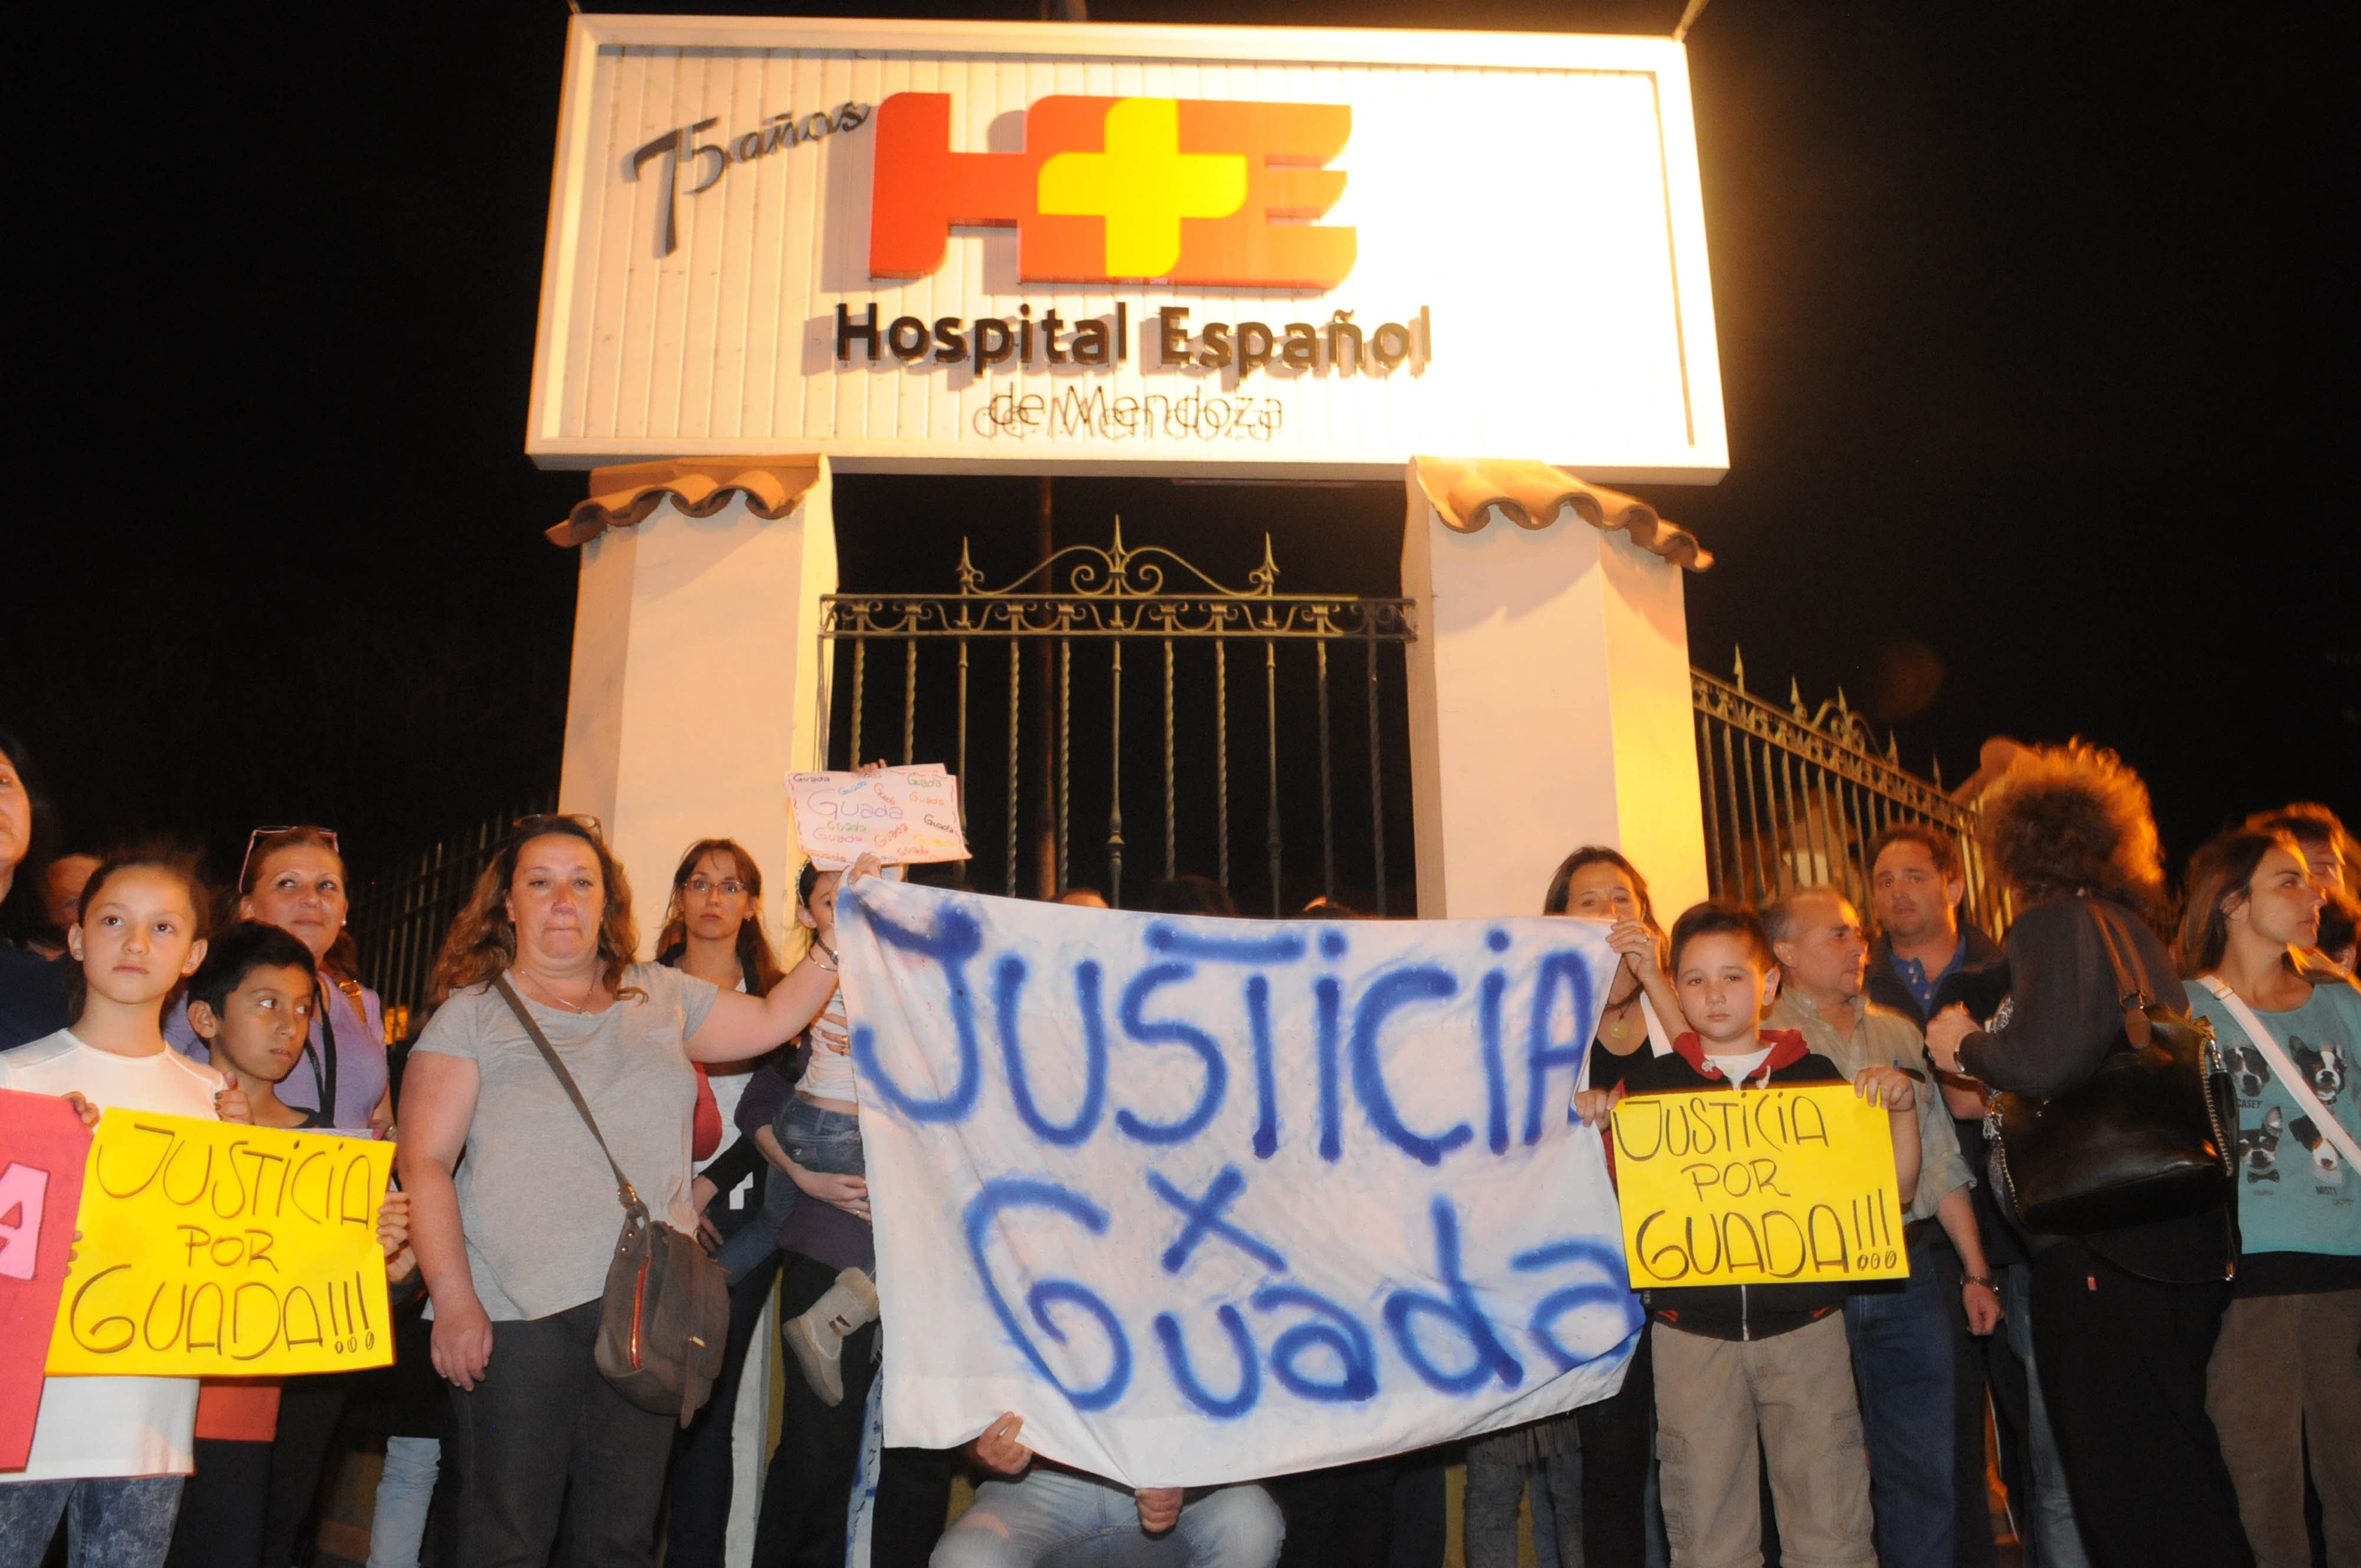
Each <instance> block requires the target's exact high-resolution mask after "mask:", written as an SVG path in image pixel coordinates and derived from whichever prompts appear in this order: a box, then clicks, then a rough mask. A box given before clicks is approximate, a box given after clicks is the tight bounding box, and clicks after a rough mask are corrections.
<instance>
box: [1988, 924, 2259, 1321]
mask: <svg viewBox="0 0 2361 1568" xmlns="http://www.w3.org/2000/svg"><path fill="white" fill-rule="evenodd" d="M2091 902H2092V901H2091V900H2090V899H2089V898H2086V897H2082V896H2080V895H2069V896H2065V897H2060V898H2053V899H2050V900H2049V901H2048V902H2047V903H2044V904H2037V905H2034V906H2033V907H2032V908H2030V909H2027V910H2026V911H2025V912H2024V913H2023V914H2022V915H2020V916H2017V920H2016V923H2015V925H2014V926H2011V927H2009V929H2008V972H2009V977H2010V987H2009V1002H2008V1005H2007V1007H2006V1008H2004V1010H2003V1014H2002V1016H2000V1017H1998V1018H1995V1019H1993V1022H1992V1024H1991V1025H1990V1026H1989V1027H1988V1028H1985V1029H1982V1030H1979V1031H1978V1032H1976V1033H1975V1034H1972V1035H1970V1036H1968V1037H1967V1038H1966V1039H1965V1040H1964V1041H1962V1042H1961V1043H1960V1067H1961V1068H1962V1069H1964V1070H1966V1071H1967V1072H1970V1073H1972V1074H1973V1075H1974V1076H1976V1077H1978V1078H1981V1079H1982V1080H1984V1081H1985V1082H1986V1083H1988V1084H1991V1085H1992V1086H1993V1088H1994V1089H2001V1090H2008V1091H2014V1092H2015V1093H2019V1094H2039V1095H2047V1094H2057V1093H2059V1092H2060V1091H2064V1090H2068V1089H2072V1088H2074V1087H2076V1086H2077V1085H2079V1084H2081V1083H2082V1082H2084V1081H2085V1080H2088V1079H2089V1078H2090V1077H2091V1075H2092V1074H2093V1073H2095V1072H2097V1071H2098V1070H2099V1064H2100V1063H2101V1062H2102V1061H2103V1060H2105V1059H2106V1056H2107V1053H2108V1051H2109V1050H2110V1049H2112V1048H2113V1047H2114V1044H2115V1042H2116V1040H2117V1039H2118V1038H2120V1037H2121V1036H2122V1034H2123V1027H2124V1014H2123V1007H2122V998H2121V996H2120V995H2119V994H2118V992H2117V990H2116V981H2115V971H2114V966H2113V965H2112V964H2111V963H2109V962H2108V959H2107V952H2106V948H2104V947H2103V946H2102V945H2101V938H2100V935H2099V922H2098V917H2097V916H2096V915H2095V914H2094V913H2093V912H2092V907H2091ZM2117 913H2118V914H2119V915H2120V916H2122V918H2121V919H2120V920H2119V921H2118V922H2117V927H2118V929H2122V930H2128V931H2129V932H2130V934H2131V947H2132V951H2131V953H2130V955H2129V961H2130V963H2131V965H2132V967H2133V968H2134V969H2135V970H2137V971H2138V974H2137V979H2138V981H2139V983H2140V984H2141V986H2142V987H2143V988H2144V989H2145V990H2146V991H2147V996H2148V1000H2149V1002H2150V1003H2153V1004H2155V1005H2157V1006H2160V1007H2169V1008H2171V1009H2173V1010H2175V1011H2177V1012H2180V1013H2186V1012H2187V1011H2188V1010H2189V993H2188V992H2187V991H2186V990H2184V989H2183V988H2182V986H2181V983H2180V977H2179V976H2178V975H2176V974H2174V972H2173V969H2172V961H2171V959H2169V958H2168V957H2167V956H2166V953H2165V950H2164V944H2163V943H2162V942H2160V941H2158V939H2157V937H2156V934H2155V933H2154V932H2152V931H2150V930H2149V929H2148V928H2147V922H2146V921H2144V920H2142V919H2141V918H2140V917H2139V916H2137V915H2136V914H2135V913H2133V912H2132V911H2130V910H2118V911H2117ZM2234 1228H2235V1220H2234V1217H2233V1216H2232V1215H2230V1214H2229V1213H2228V1212H2224V1211H2215V1212H2207V1213H2202V1214H2191V1215H2188V1216H2185V1217H2183V1218H2181V1219H2177V1220H2161V1221H2158V1222H2155V1223H2150V1224H2145V1225H2130V1226H2125V1228H2123V1229H2121V1230H2115V1231H2101V1232H2098V1233H2096V1234H2092V1235H2089V1236H2085V1237H2084V1238H2083V1240H2084V1241H2086V1242H2088V1243H2089V1244H2090V1245H2091V1248H2092V1250H2093V1251H2095V1252H2096V1253H2098V1254H2099V1255H2101V1256H2102V1257H2104V1258H2105V1259H2107V1261H2109V1262H2110V1263H2113V1264H2114V1265H2115V1266H2117V1267H2119V1268H2124V1269H2127V1270H2129V1271H2130V1272H2131V1273H2134V1274H2137V1275H2142V1276H2145V1277H2147V1278H2150V1279H2158V1280H2164V1281H2167V1282H2172V1283H2195V1282H2197V1281H2200V1280H2207V1279H2221V1278H2224V1277H2226V1276H2227V1275H2228V1274H2229V1272H2230V1266H2231V1262H2232V1260H2233V1258H2234V1257H2235V1255H2236V1249H2235V1236H2234Z"/></svg>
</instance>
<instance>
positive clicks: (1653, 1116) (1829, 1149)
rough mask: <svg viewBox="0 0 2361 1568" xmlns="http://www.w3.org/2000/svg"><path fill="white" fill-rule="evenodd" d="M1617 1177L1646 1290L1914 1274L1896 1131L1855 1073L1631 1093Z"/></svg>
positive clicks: (1634, 1271)
mask: <svg viewBox="0 0 2361 1568" xmlns="http://www.w3.org/2000/svg"><path fill="white" fill-rule="evenodd" d="M1615 1180H1616V1184H1617V1186H1618V1187H1619V1188H1620V1190H1621V1196H1622V1203H1623V1249H1624V1257H1625V1260H1626V1262H1627V1263H1628V1264H1629V1266H1630V1267H1631V1283H1632V1286H1633V1287H1634V1288H1637V1289H1642V1290H1646V1289H1650V1288H1656V1287H1661V1286H1691V1285H1792V1284H1796V1283H1799V1282H1812V1281H1825V1280H1836V1281H1839V1282H1841V1283H1845V1284H1853V1283H1857V1282H1859V1281H1861V1280H1864V1279H1901V1278H1905V1277H1908V1275H1909V1273H1910V1255H1909V1252H1908V1250H1907V1249H1906V1248H1905V1246H1904V1245H1903V1241H1902V1211H1901V1207H1900V1205H1899V1204H1898V1203H1897V1202H1896V1201H1895V1192H1894V1128H1893V1126H1892V1124H1891V1123H1890V1122H1889V1121H1888V1120H1887V1113H1885V1112H1883V1111H1882V1110H1880V1109H1878V1108H1877V1107H1876V1106H1874V1105H1872V1104H1870V1103H1869V1102H1866V1101H1864V1100H1862V1099H1861V1097H1860V1096H1858V1095H1856V1094H1855V1093H1854V1092H1853V1091H1852V1089H1851V1087H1850V1085H1847V1084H1842V1083H1832V1084H1828V1085H1826V1086H1825V1087H1821V1086H1814V1087H1808V1088H1800V1089H1766V1090H1760V1091H1756V1090H1747V1091H1742V1092H1732V1091H1729V1090H1716V1091H1705V1092H1702V1093H1694V1094H1640V1095H1634V1096H1632V1097H1631V1098H1630V1099H1628V1100H1625V1101H1624V1102H1622V1103H1620V1104H1619V1105H1617V1106H1616V1107H1615Z"/></svg>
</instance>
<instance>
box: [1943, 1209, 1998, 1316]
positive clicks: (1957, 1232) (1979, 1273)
mask: <svg viewBox="0 0 2361 1568" xmlns="http://www.w3.org/2000/svg"><path fill="white" fill-rule="evenodd" d="M1935 1223H1937V1224H1938V1225H1941V1226H1942V1227H1943V1234H1945V1235H1947V1236H1949V1237H1950V1238H1951V1246H1952V1248H1953V1250H1955V1251H1957V1252H1958V1253H1959V1255H1960V1271H1961V1272H1962V1273H1964V1274H1965V1275H1966V1276H1967V1279H1966V1281H1965V1282H1964V1283H1963V1284H1961V1286H1960V1305H1961V1306H1963V1307H1965V1308H1966V1309H1967V1313H1968V1332H1970V1333H1971V1334H1975V1335H1977V1336H1978V1337H1982V1335H1984V1334H1988V1333H1990V1332H1993V1330H1994V1329H1996V1328H1998V1327H1999V1326H2000V1288H1999V1287H1998V1285H1996V1284H1995V1283H1994V1282H1993V1277H1992V1266H1991V1265H1990V1264H1988V1263H1986V1262H1985V1261H1984V1238H1983V1233H1982V1231H1980V1230H1978V1229H1977V1228H1976V1205H1975V1201H1974V1200H1973V1199H1971V1198H1970V1197H1969V1196H1968V1190H1967V1189H1966V1188H1964V1187H1962V1188H1960V1189H1958V1190H1954V1191H1951V1192H1947V1193H1945V1194H1944V1195H1943V1201H1941V1202H1940V1203H1938V1204H1936V1205H1935Z"/></svg>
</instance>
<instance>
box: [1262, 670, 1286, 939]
mask: <svg viewBox="0 0 2361 1568" xmlns="http://www.w3.org/2000/svg"><path fill="white" fill-rule="evenodd" d="M1262 694H1263V746H1264V750H1263V773H1264V780H1265V784H1266V788H1267V795H1266V805H1265V807H1264V811H1263V850H1264V851H1265V852H1266V853H1267V854H1268V855H1269V856H1270V914H1271V918H1272V919H1274V920H1276V919H1277V918H1279V916H1280V915H1281V914H1282V913H1284V911H1285V907H1286V902H1287V895H1286V894H1284V893H1282V892H1280V890H1279V644H1278V643H1276V642H1265V643H1264V644H1263V645H1262Z"/></svg>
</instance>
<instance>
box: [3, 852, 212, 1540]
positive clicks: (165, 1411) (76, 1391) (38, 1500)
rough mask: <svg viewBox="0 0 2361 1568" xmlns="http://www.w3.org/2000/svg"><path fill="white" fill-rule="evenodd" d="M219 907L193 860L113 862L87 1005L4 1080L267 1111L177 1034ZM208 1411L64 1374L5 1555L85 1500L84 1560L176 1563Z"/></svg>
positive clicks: (85, 1100) (161, 1382)
mask: <svg viewBox="0 0 2361 1568" xmlns="http://www.w3.org/2000/svg"><path fill="white" fill-rule="evenodd" d="M203 908H204V905H203V900H202V899H201V898H200V897H199V896H198V893H197V888H196V883H195V880H194V878H193V877H192V875H191V873H190V872H189V870H188V868H187V867H186V866H184V865H182V864H181V863H179V862H178V861H172V860H169V859H166V858H164V857H162V856H158V855H126V856H120V857H115V858H113V859H110V860H109V861H106V862H105V863H104V864H102V865H101V866H100V867H99V868H98V870H97V871H96V872H93V873H92V875H91V879H90V881H89V882H88V883H86V884H84V886H83V888H82V904H81V908H80V910H79V914H78V918H77V919H76V920H75V922H74V924H73V925H72V926H71V927H69V928H68V930H67V932H66V946H67V950H68V951H70V952H71V954H72V955H73V957H74V959H75V960H76V961H77V962H78V963H80V964H81V965H82V989H83V991H84V992H85V994H84V996H83V998H82V1003H81V1007H80V1011H79V1014H78V1016H77V1017H76V1018H75V1021H74V1023H73V1025H72V1026H71V1028H66V1029H61V1030H60V1031H59V1032H58V1033H56V1034H54V1035H51V1036H49V1037H47V1038H46V1039H39V1040H35V1041H33V1042H32V1043H31V1044H30V1045H25V1046H19V1047H16V1049H15V1050H12V1051H8V1052H5V1054H0V1089H11V1090H16V1091H19V1092H23V1093H29V1094H54V1095H59V1096H62V1097H63V1098H64V1099H66V1100H67V1101H69V1102H71V1103H72V1104H73V1106H74V1108H75V1110H76V1111H77V1112H79V1113H81V1115H82V1120H83V1122H84V1123H85V1124H95V1123H96V1122H97V1120H98V1113H99V1112H100V1111H101V1110H102V1109H104V1107H106V1106H109V1105H119V1106H123V1107H125V1108H126V1109H129V1110H137V1111H154V1112H160V1113H165V1114H169V1115H174V1116H195V1117H202V1118H206V1119H218V1120H221V1121H225V1122H248V1121H251V1120H252V1119H253V1118H252V1116H251V1114H250V1113H249V1111H248V1108H247V1099H246V1095H245V1093H244V1092H243V1091H240V1090H239V1089H238V1088H237V1087H236V1084H237V1080H236V1077H235V1076H234V1075H225V1074H224V1073H221V1072H217V1071H214V1070H213V1069H210V1068H203V1067H199V1066H198V1065H197V1064H196V1063H194V1062H192V1061H191V1060H189V1058H186V1057H184V1056H182V1055H181V1054H180V1053H179V1052H178V1051H175V1050H173V1049H172V1048H171V1047H170V1046H168V1045H167V1044H166V1043H165V1041H164V1032H163V1028H162V1023H161V1014H162V1011H163V1004H164V999H165V997H166V996H168V995H170V993H171V992H172V990H173V989H174V988H175V987H176V986H178V985H179V984H180V983H181V981H182V980H183V979H184V978H185V977H187V976H188V975H189V974H191V973H192V972H194V970H196V967H197V965H198V964H199V963H201V962H202V961H203V959H204V956H205V940H204V922H203V913H202V912H203ZM196 1410H197V1380H196V1379H195V1378H193V1377H70V1378H69V1377H53V1378H50V1379H49V1380H48V1381H47V1382H46V1383H45V1384H44V1385H43V1386H42V1390H41V1406H40V1413H39V1415H38V1417H37V1418H36V1420H35V1424H34V1428H33V1450H32V1455H31V1458H30V1460H29V1462H28V1463H27V1465H26V1467H25V1468H24V1469H23V1470H21V1471H16V1472H12V1473H10V1474H8V1475H0V1564H5V1565H6V1568H15V1565H16V1564H17V1563H27V1564H30V1563H38V1562H39V1561H41V1559H42V1557H43V1555H44V1554H45V1553H46V1552H47V1551H48V1549H49V1541H50V1540H51V1539H52V1538H53V1537H54V1536H55V1534H56V1533H57V1528H58V1520H59V1519H60V1517H61V1516H62V1515H63V1514H64V1513H65V1512H66V1511H67V1509H68V1508H69V1507H71V1509H72V1510H73V1521H74V1528H73V1530H72V1546H71V1553H70V1561H71V1563H73V1564H75V1568H81V1565H82V1564H83V1563H93V1564H96V1563H105V1564H107V1565H108V1568H150V1565H153V1564H159V1563H162V1562H163V1561H164V1555H165V1552H167V1551H168V1550H169V1549H170V1545H171V1541H172V1520H173V1516H174V1514H175V1513H176V1512H177V1510H178V1508H179V1506H180V1497H181V1478H182V1477H183V1476H184V1475H187V1474H188V1472H189V1469H190V1467H191V1464H192V1450H191V1446H190V1445H191V1442H192V1438H193V1435H194V1428H195V1423H196Z"/></svg>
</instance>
